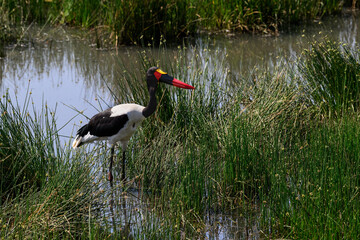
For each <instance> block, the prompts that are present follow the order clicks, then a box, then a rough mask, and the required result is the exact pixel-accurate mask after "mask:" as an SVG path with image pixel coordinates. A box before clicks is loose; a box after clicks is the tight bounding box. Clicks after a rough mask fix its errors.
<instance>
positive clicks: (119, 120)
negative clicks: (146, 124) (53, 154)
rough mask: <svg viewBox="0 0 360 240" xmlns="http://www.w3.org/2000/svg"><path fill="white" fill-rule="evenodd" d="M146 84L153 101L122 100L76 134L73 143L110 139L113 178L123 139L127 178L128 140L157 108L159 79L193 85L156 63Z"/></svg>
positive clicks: (148, 73)
mask: <svg viewBox="0 0 360 240" xmlns="http://www.w3.org/2000/svg"><path fill="white" fill-rule="evenodd" d="M146 81H147V87H148V91H149V94H150V101H149V103H148V105H147V106H146V107H143V106H141V105H138V104H131V103H130V104H120V105H116V106H114V107H112V108H109V109H107V110H105V111H103V112H100V113H98V114H96V115H95V116H93V117H92V118H91V119H90V121H89V123H88V124H86V125H84V126H82V127H81V128H80V129H79V130H78V131H77V135H76V137H75V140H74V142H73V144H72V147H73V148H74V149H76V148H77V147H79V146H81V145H83V144H84V143H90V142H93V141H99V140H107V141H109V144H110V145H111V156H110V166H109V173H108V179H109V181H110V182H112V180H113V175H112V173H111V172H112V165H113V157H114V147H115V143H117V142H120V144H121V147H122V150H123V158H122V159H123V160H122V177H121V180H124V179H125V152H126V147H127V145H128V142H129V140H130V138H131V136H132V135H133V134H134V132H135V130H136V129H137V128H138V127H139V125H140V124H141V122H142V121H143V120H144V119H145V118H147V117H149V116H150V115H151V114H152V113H154V111H155V110H156V106H157V102H156V96H155V93H156V89H157V85H158V83H159V82H163V83H167V84H170V85H173V86H175V87H179V88H185V89H194V87H193V86H190V85H188V84H186V83H183V82H181V81H180V80H178V79H176V78H174V77H171V76H169V75H168V74H167V73H165V72H164V71H162V70H161V69H159V68H157V67H151V68H149V70H148V71H147V73H146Z"/></svg>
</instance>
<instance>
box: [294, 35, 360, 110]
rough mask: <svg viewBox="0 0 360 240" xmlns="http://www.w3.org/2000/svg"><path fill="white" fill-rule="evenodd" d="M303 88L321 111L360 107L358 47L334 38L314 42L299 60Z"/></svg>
mask: <svg viewBox="0 0 360 240" xmlns="http://www.w3.org/2000/svg"><path fill="white" fill-rule="evenodd" d="M299 69H300V72H301V73H302V78H303V79H302V81H304V82H303V84H302V85H304V86H305V88H304V91H305V95H306V97H307V98H309V101H311V102H312V103H313V104H315V105H318V106H320V108H321V110H322V114H336V115H339V114H341V113H344V112H349V111H355V112H357V111H358V110H359V97H360V83H359V74H360V59H359V49H358V48H357V49H351V48H350V47H349V46H347V45H345V44H341V43H339V42H333V41H329V40H328V41H323V42H321V43H315V44H313V45H312V47H311V49H310V50H307V51H304V52H303V55H302V61H300V63H299Z"/></svg>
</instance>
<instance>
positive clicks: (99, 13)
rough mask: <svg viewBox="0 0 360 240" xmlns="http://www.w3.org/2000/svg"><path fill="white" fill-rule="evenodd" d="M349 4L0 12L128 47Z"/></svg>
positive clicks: (99, 5) (55, 6)
mask: <svg viewBox="0 0 360 240" xmlns="http://www.w3.org/2000/svg"><path fill="white" fill-rule="evenodd" d="M352 3H353V1H352V0H348V1H334V0H322V1H316V0H311V1H286V0H277V1H270V0H267V1H258V0H251V1H224V0H216V1H210V0H206V1H193V0H186V1H179V0H161V1H154V0H150V1H139V0H131V1H120V0H113V1H94V0H84V1H75V0H64V1H45V0H40V1H35V0H31V1H25V0H21V1H13V0H8V1H3V2H2V3H1V5H0V12H2V13H4V16H6V17H7V18H8V19H9V20H10V24H11V26H14V25H16V24H23V23H33V22H37V23H41V24H43V23H48V22H51V23H53V24H66V25H71V26H79V27H84V28H88V29H91V30H93V32H94V34H93V39H94V41H96V42H97V43H98V46H99V47H100V46H102V45H104V44H106V43H111V44H112V45H113V44H116V45H118V44H133V43H142V44H147V43H149V42H150V43H153V42H157V43H159V42H160V38H161V36H163V37H165V39H166V40H167V41H178V40H181V39H182V37H184V36H188V35H195V34H197V33H198V32H199V30H200V31H201V30H206V31H219V30H220V31H222V30H227V31H238V32H249V31H250V32H277V31H278V30H280V29H281V28H282V27H283V26H287V25H289V24H294V23H299V22H302V21H306V20H311V19H314V18H318V17H322V16H323V15H326V14H336V13H339V12H340V11H341V9H342V7H343V5H344V4H346V5H351V4H352Z"/></svg>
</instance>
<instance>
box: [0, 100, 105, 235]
mask: <svg viewBox="0 0 360 240" xmlns="http://www.w3.org/2000/svg"><path fill="white" fill-rule="evenodd" d="M26 99H27V100H26V101H25V103H24V104H22V105H20V104H19V103H17V102H16V101H15V102H13V101H12V99H11V98H10V97H9V95H8V94H4V96H2V99H1V102H0V113H1V115H0V126H1V127H0V173H1V174H0V178H1V179H0V207H1V211H0V223H1V226H0V237H1V238H4V239H13V238H14V239H24V238H28V239H34V238H35V239H38V238H81V237H84V236H86V237H89V234H93V236H98V237H100V238H101V236H103V234H105V233H106V231H103V230H102V228H101V226H100V224H99V222H98V221H95V220H94V218H93V217H92V215H94V214H95V213H96V212H97V209H96V208H95V207H94V206H96V204H95V203H96V201H99V200H98V199H99V196H100V194H101V191H100V189H99V187H100V185H94V184H93V181H96V179H95V178H94V177H92V176H94V174H93V172H92V171H94V170H93V168H92V165H91V161H89V160H86V159H85V158H84V157H83V155H82V154H73V153H71V151H69V150H65V149H64V148H63V146H61V143H60V140H59V136H58V132H57V128H56V124H55V113H54V112H51V111H50V110H49V109H48V108H47V107H46V106H45V105H44V106H43V109H42V110H41V111H40V112H36V111H35V110H34V109H33V106H32V104H31V99H30V98H26Z"/></svg>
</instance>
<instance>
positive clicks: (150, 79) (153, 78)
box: [146, 67, 194, 89]
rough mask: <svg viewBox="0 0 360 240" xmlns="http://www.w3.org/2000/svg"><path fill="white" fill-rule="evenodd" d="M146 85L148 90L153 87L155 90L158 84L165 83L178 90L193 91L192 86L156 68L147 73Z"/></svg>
mask: <svg viewBox="0 0 360 240" xmlns="http://www.w3.org/2000/svg"><path fill="white" fill-rule="evenodd" d="M146 75H147V85H148V88H149V89H150V87H153V88H155V89H156V87H157V84H158V82H163V83H167V84H170V85H173V86H175V87H178V88H186V89H194V87H193V86H191V85H189V84H186V83H184V82H182V81H180V80H178V79H176V78H174V77H172V76H170V75H168V74H167V73H166V72H164V71H162V70H161V69H160V68H158V67H151V68H149V70H148V71H147V74H146Z"/></svg>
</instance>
